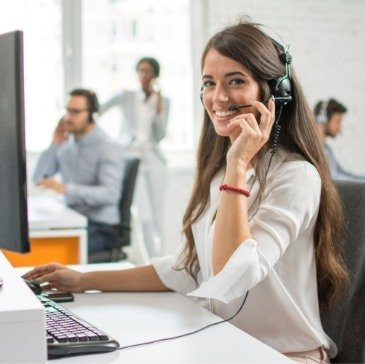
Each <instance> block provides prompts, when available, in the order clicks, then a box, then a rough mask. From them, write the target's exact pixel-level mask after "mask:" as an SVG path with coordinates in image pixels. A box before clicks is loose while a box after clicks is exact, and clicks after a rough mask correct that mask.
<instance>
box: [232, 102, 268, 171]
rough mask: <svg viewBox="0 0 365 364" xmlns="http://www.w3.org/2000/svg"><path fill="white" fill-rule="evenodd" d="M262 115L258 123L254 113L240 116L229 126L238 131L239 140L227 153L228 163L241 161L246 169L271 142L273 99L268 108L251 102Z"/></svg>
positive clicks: (235, 141)
mask: <svg viewBox="0 0 365 364" xmlns="http://www.w3.org/2000/svg"><path fill="white" fill-rule="evenodd" d="M250 103H251V104H252V106H254V107H255V108H256V109H257V110H258V111H259V113H260V114H261V117H260V122H259V123H258V122H257V120H256V117H255V115H254V114H253V113H249V114H240V115H238V116H236V117H235V118H233V119H232V120H231V121H230V123H229V124H228V125H227V127H229V128H232V129H233V128H236V129H237V138H236V139H235V140H234V142H233V144H232V146H231V148H230V149H229V151H228V153H227V161H235V162H237V161H239V162H240V163H243V166H244V168H246V167H247V166H248V165H249V163H250V161H251V160H252V158H253V157H254V156H255V155H256V154H257V152H258V151H259V150H260V149H261V148H262V147H263V146H264V145H265V144H266V142H267V141H268V140H269V137H270V132H271V129H272V126H273V124H274V121H275V103H274V101H273V99H270V100H269V102H268V107H266V106H265V105H264V104H263V103H261V102H259V101H250Z"/></svg>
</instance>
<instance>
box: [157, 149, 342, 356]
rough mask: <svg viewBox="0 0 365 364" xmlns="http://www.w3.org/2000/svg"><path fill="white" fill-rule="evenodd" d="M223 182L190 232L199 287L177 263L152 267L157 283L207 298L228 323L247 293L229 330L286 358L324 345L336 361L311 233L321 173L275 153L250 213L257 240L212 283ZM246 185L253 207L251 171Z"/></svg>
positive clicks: (164, 259)
mask: <svg viewBox="0 0 365 364" xmlns="http://www.w3.org/2000/svg"><path fill="white" fill-rule="evenodd" d="M223 178H224V171H222V172H221V173H219V174H218V175H217V176H216V177H215V178H214V179H213V181H212V183H211V186H210V203H209V204H208V206H207V208H206V209H205V211H204V212H203V214H202V215H201V217H200V218H199V220H198V221H197V222H196V223H195V224H194V226H193V227H192V230H193V235H194V240H195V245H196V249H197V254H198V259H199V263H200V268H201V270H200V273H199V276H198V283H199V285H198V286H197V285H196V284H195V282H194V280H193V279H192V278H191V277H190V276H189V275H188V274H187V272H186V271H177V270H175V269H174V268H173V267H174V266H175V262H176V258H177V256H175V257H173V256H167V257H161V258H154V259H153V260H152V264H153V266H154V268H155V269H156V272H157V274H158V275H159V277H160V279H161V280H162V282H163V283H164V284H165V286H166V287H168V288H170V289H172V290H174V291H177V292H180V293H185V294H188V295H189V296H198V297H206V298H207V299H209V303H210V309H211V310H212V311H213V312H214V313H216V314H217V315H218V316H220V317H222V318H225V319H226V318H229V317H231V316H232V315H233V314H234V313H236V311H237V310H238V308H239V307H240V305H241V304H242V302H243V299H244V296H245V294H246V292H247V291H249V294H248V297H247V300H246V303H245V305H244V306H243V308H242V310H241V311H240V313H239V314H238V315H237V316H236V317H235V318H234V319H233V320H232V321H231V322H232V324H234V325H235V326H237V327H238V328H240V329H242V330H244V331H245V332H247V333H249V334H251V335H252V336H254V337H256V338H257V339H258V340H260V341H262V342H264V343H266V344H267V345H269V346H271V347H272V348H274V349H276V350H278V351H279V352H281V353H290V352H302V351H309V350H313V349H315V348H318V347H320V346H324V347H325V348H326V349H327V350H328V351H329V354H330V357H334V356H335V355H336V352H337V347H336V345H335V343H334V342H333V341H332V340H331V339H330V338H329V337H328V336H327V335H326V333H325V332H324V331H323V328H322V324H321V319H320V315H319V305H318V295H317V279H316V262H315V256H314V254H315V251H314V243H313V233H314V228H315V223H316V219H317V215H318V209H319V201H320V194H321V179H320V176H319V174H318V172H317V170H316V168H315V167H314V166H313V165H311V164H310V163H309V162H307V161H305V160H303V158H302V157H301V156H299V155H297V154H294V153H288V152H287V151H285V150H283V149H280V148H279V149H278V150H277V152H276V154H275V156H274V157H273V160H272V163H271V167H270V169H269V172H268V175H267V179H266V181H267V182H266V189H265V192H264V196H263V200H262V202H261V204H260V206H259V207H258V208H254V209H251V210H252V211H251V210H249V226H250V231H251V234H252V237H253V238H252V239H247V240H245V241H243V242H242V244H241V245H240V246H239V247H238V248H237V250H236V251H235V252H234V253H233V254H232V256H231V257H230V259H229V260H228V262H227V263H226V265H225V266H224V268H223V269H222V270H221V271H220V272H219V273H218V274H217V275H215V276H214V275H213V269H212V243H213V235H214V227H215V223H214V222H213V223H212V219H213V216H214V214H215V212H216V210H217V207H218V203H219V198H220V194H221V193H226V192H220V191H219V185H220V184H221V183H222V181H223ZM246 181H247V186H248V188H250V189H251V195H250V197H249V198H248V205H249V207H250V206H251V205H252V204H253V202H254V201H255V198H256V196H257V193H258V190H259V186H258V183H257V182H255V183H253V182H254V171H253V169H251V170H249V171H248V172H247V175H246ZM180 249H181V247H180ZM180 249H179V250H180ZM179 250H178V251H179Z"/></svg>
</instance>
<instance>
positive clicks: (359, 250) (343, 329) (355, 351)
mask: <svg viewBox="0 0 365 364" xmlns="http://www.w3.org/2000/svg"><path fill="white" fill-rule="evenodd" d="M336 186H337V189H338V192H339V194H340V198H341V201H342V206H343V209H344V213H345V221H346V232H345V236H344V261H345V264H346V266H347V269H348V271H349V275H350V286H349V289H348V292H346V294H345V296H344V297H343V298H342V299H341V300H340V302H339V303H338V304H337V305H336V307H335V308H334V310H333V311H331V313H330V314H329V315H325V314H323V315H322V324H323V328H324V330H325V332H326V333H327V334H328V335H329V336H330V337H331V338H332V340H333V341H334V342H335V343H336V345H337V347H338V354H337V356H336V358H335V359H332V360H331V362H333V363H364V362H365V182H354V181H336Z"/></svg>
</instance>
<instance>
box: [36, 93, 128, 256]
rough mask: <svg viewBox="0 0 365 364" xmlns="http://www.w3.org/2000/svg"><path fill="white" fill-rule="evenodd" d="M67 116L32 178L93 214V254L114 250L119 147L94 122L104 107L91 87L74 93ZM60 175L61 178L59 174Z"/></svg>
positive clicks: (90, 223)
mask: <svg viewBox="0 0 365 364" xmlns="http://www.w3.org/2000/svg"><path fill="white" fill-rule="evenodd" d="M69 95H70V97H69V101H68V103H67V107H66V115H65V116H64V117H63V118H62V119H61V120H60V122H59V123H58V125H57V127H56V130H55V132H54V135H53V141H52V144H51V145H50V147H49V148H48V149H47V150H46V151H44V152H43V153H42V155H41V157H40V159H39V161H38V163H37V166H36V168H35V172H34V175H33V180H34V181H35V183H36V184H37V185H38V186H41V187H43V188H50V189H52V190H54V191H56V192H59V193H61V194H63V195H64V196H65V201H66V204H67V205H68V206H69V207H71V208H73V209H74V210H76V211H78V212H80V213H81V214H83V215H85V216H86V217H87V218H88V252H89V254H91V253H95V252H97V251H100V250H105V249H108V248H111V247H112V246H114V245H115V241H116V239H117V230H116V225H117V224H118V223H119V212H118V202H119V199H120V194H121V181H122V175H123V172H122V171H123V158H122V152H121V149H120V147H119V146H118V145H117V144H116V143H114V142H112V141H111V140H110V139H109V138H108V137H107V136H106V134H104V132H103V131H102V130H101V129H100V128H99V127H98V126H97V125H95V119H94V117H95V114H96V113H97V112H98V109H99V105H98V99H97V97H96V94H95V93H94V92H92V91H90V90H86V89H76V90H73V91H72V92H70V94H69ZM57 173H59V174H60V175H61V178H62V182H60V181H58V180H57V179H55V178H54V176H55V175H56V174H57Z"/></svg>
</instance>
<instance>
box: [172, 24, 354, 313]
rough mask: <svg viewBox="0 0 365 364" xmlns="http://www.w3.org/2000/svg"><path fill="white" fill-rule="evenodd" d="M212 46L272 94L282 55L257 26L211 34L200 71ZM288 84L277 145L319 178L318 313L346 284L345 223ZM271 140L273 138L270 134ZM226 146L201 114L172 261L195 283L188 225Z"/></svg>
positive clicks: (312, 126)
mask: <svg viewBox="0 0 365 364" xmlns="http://www.w3.org/2000/svg"><path fill="white" fill-rule="evenodd" d="M211 48H214V49H216V50H217V51H218V52H220V53H221V54H222V55H224V56H226V57H229V58H231V59H233V60H235V61H237V62H239V63H241V64H243V65H244V66H245V67H246V68H248V69H249V71H250V72H251V74H252V76H253V77H254V78H255V80H256V81H257V82H258V83H259V85H260V87H261V90H262V95H263V99H264V100H267V99H269V97H270V96H271V92H270V87H269V82H270V81H272V80H274V79H277V78H278V77H280V76H282V75H283V74H285V67H284V65H283V63H282V62H281V60H280V58H279V55H280V54H281V53H282V50H281V49H280V45H279V44H276V43H275V42H273V40H272V39H271V38H270V37H268V36H267V35H266V34H265V33H263V32H262V31H261V29H260V25H259V24H255V23H251V22H249V21H247V20H246V21H241V22H240V23H239V24H237V25H233V26H230V27H227V28H225V29H223V30H222V31H221V32H219V33H217V34H216V35H214V36H213V37H212V38H211V39H210V40H209V42H208V44H207V46H206V48H205V50H204V52H203V55H202V68H203V65H204V60H205V56H206V54H207V52H208V51H209V50H210V49H211ZM291 84H292V98H293V100H292V101H291V102H290V103H289V104H288V105H286V106H285V107H284V108H283V111H282V115H281V118H280V124H281V125H282V127H281V136H280V140H279V145H282V146H283V147H284V148H285V149H286V150H288V151H289V152H295V153H298V154H300V155H302V156H303V157H304V158H305V159H306V160H307V161H308V162H309V163H311V164H312V165H313V166H315V167H316V169H317V171H318V173H319V175H320V177H321V180H322V189H321V200H320V206H319V212H318V218H317V222H316V226H315V230H314V244H315V258H316V265H317V280H318V295H319V302H320V306H321V308H322V309H328V308H330V307H331V306H332V303H333V302H334V301H335V300H336V299H337V298H339V297H340V296H341V294H342V292H343V290H344V288H345V286H346V284H347V281H348V276H347V271H346V268H345V265H344V263H343V261H342V258H341V252H342V236H343V226H344V219H343V213H342V208H341V204H340V201H339V197H338V194H337V190H336V188H335V187H334V185H333V183H332V181H331V178H330V174H329V169H328V165H327V161H326V157H325V155H324V153H323V149H322V145H321V142H320V140H319V137H318V134H317V130H316V123H315V120H314V116H313V113H312V112H311V110H310V108H309V106H308V104H307V102H306V100H305V97H304V94H303V91H302V88H301V86H300V84H299V81H298V79H297V76H296V74H295V72H294V70H293V69H291ZM270 138H271V139H272V135H271V137H270ZM268 144H269V143H268ZM229 146H230V141H229V138H228V137H221V136H219V135H217V134H216V132H215V130H214V127H213V125H212V122H211V120H210V118H209V116H208V114H207V112H206V111H205V115H204V121H203V126H202V132H201V137H200V142H199V149H198V159H197V173H196V177H195V183H194V187H193V192H192V195H191V198H190V201H189V204H188V207H187V209H186V211H185V215H184V218H183V234H184V236H185V239H186V240H185V246H184V249H183V250H182V252H181V254H180V256H179V259H178V263H177V269H186V270H187V272H188V273H189V274H190V275H191V276H192V277H193V278H194V279H195V280H196V277H197V274H198V272H199V270H200V266H199V261H198V258H197V252H196V248H195V243H194V238H193V234H192V225H193V224H194V223H195V222H196V221H197V219H198V218H199V217H200V216H201V214H202V213H203V211H204V209H205V208H206V206H207V204H208V202H209V186H210V183H211V181H212V179H213V178H214V176H215V175H216V174H217V172H218V171H219V170H221V169H222V168H224V167H225V165H226V154H227V152H228V149H229ZM267 150H268V146H265V147H264V148H262V149H261V151H260V152H259V153H258V155H257V156H256V157H255V161H254V168H255V171H256V178H257V181H258V183H259V186H260V189H259V193H258V201H259V202H260V201H261V199H262V196H263V193H264V189H265V169H266V168H267V165H265V164H263V163H258V161H261V160H262V158H263V156H264V154H265V153H266V152H267Z"/></svg>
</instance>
